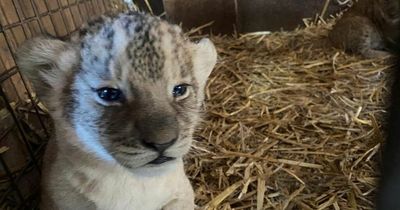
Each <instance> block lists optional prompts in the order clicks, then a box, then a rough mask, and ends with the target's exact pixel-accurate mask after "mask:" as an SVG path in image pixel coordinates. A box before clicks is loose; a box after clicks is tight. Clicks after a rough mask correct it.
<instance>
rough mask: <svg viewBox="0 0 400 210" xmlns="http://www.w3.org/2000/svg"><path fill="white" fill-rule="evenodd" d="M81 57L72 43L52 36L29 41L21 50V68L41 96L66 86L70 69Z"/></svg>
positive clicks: (19, 62)
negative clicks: (66, 78)
mask: <svg viewBox="0 0 400 210" xmlns="http://www.w3.org/2000/svg"><path fill="white" fill-rule="evenodd" d="M78 59H79V55H78V51H77V49H76V48H75V47H73V46H72V44H69V43H67V42H63V41H61V40H58V39H55V38H48V37H36V38H34V39H31V40H29V41H26V42H25V43H24V44H23V45H22V46H21V47H20V48H19V49H18V51H17V64H18V66H19V68H20V71H21V72H22V74H23V75H24V76H26V77H27V78H28V79H29V80H30V81H31V83H32V84H33V87H34V89H35V91H36V93H37V94H38V95H39V97H46V96H47V95H49V94H51V91H52V90H56V89H60V88H62V87H63V85H64V83H65V77H66V75H67V73H68V71H70V70H71V69H72V68H73V67H74V66H75V65H76V63H77V62H78Z"/></svg>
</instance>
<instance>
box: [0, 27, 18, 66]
mask: <svg viewBox="0 0 400 210" xmlns="http://www.w3.org/2000/svg"><path fill="white" fill-rule="evenodd" d="M0 59H1V60H2V61H3V65H4V67H5V69H7V70H9V69H11V68H13V67H15V62H14V59H13V57H12V55H11V51H10V49H9V48H8V46H7V42H6V38H5V36H4V34H3V33H0Z"/></svg>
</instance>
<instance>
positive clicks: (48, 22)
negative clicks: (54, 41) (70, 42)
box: [40, 16, 56, 36]
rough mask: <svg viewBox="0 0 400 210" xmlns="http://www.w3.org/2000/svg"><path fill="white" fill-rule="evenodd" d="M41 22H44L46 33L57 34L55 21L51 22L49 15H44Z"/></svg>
mask: <svg viewBox="0 0 400 210" xmlns="http://www.w3.org/2000/svg"><path fill="white" fill-rule="evenodd" d="M40 22H42V25H43V29H44V31H45V32H46V33H48V34H50V35H52V36H56V30H55V29H54V26H53V23H52V22H51V18H50V17H49V16H45V17H42V18H41V19H40Z"/></svg>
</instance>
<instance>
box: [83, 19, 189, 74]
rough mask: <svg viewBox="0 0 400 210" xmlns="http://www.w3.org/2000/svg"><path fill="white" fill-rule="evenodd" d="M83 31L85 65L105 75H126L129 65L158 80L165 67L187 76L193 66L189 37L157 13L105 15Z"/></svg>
mask: <svg viewBox="0 0 400 210" xmlns="http://www.w3.org/2000/svg"><path fill="white" fill-rule="evenodd" d="M82 34H84V36H83V39H82V42H81V57H82V69H83V70H84V71H90V72H91V73H95V74H97V76H98V77H100V78H103V79H108V78H110V77H111V76H112V75H114V76H116V77H123V74H124V72H123V69H127V68H128V69H129V71H130V72H129V73H135V75H136V76H139V77H141V78H143V79H150V80H157V79H160V78H161V77H162V75H163V71H165V69H166V68H170V69H173V70H174V71H178V72H177V73H179V74H182V76H185V75H187V74H188V73H189V72H190V69H191V67H192V66H191V65H192V64H191V59H190V53H189V49H188V47H187V46H188V43H189V41H188V40H187V39H185V37H184V36H183V35H182V33H181V31H180V29H179V28H178V27H177V26H174V25H171V24H168V23H167V22H165V21H162V20H160V19H159V18H156V17H152V16H148V15H144V14H141V13H124V14H120V15H118V16H114V17H102V18H101V19H99V20H97V21H94V22H92V23H91V24H89V26H88V28H87V29H84V30H83V32H82ZM172 66H173V67H172Z"/></svg>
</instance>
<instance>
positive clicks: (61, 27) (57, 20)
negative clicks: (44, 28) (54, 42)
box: [50, 12, 68, 37]
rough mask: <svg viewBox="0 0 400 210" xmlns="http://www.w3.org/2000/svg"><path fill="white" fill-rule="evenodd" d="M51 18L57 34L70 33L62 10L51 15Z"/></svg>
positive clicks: (64, 34)
mask: <svg viewBox="0 0 400 210" xmlns="http://www.w3.org/2000/svg"><path fill="white" fill-rule="evenodd" d="M50 16H51V20H52V21H53V23H54V29H55V30H56V34H57V36H59V37H61V36H66V35H67V34H68V31H67V29H66V27H65V23H64V20H63V18H62V16H61V12H56V13H53V14H51V15H50Z"/></svg>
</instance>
